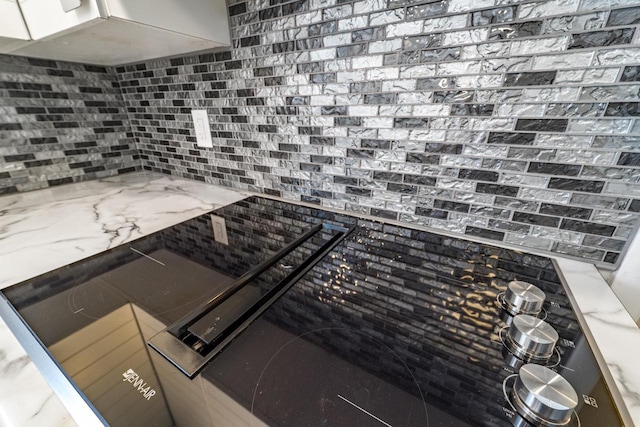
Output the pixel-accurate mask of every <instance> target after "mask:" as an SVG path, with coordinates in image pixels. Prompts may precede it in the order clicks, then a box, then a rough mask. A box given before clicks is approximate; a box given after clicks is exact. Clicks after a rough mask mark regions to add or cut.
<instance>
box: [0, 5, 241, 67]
mask: <svg viewBox="0 0 640 427" xmlns="http://www.w3.org/2000/svg"><path fill="white" fill-rule="evenodd" d="M7 1H8V0H0V4H1V3H2V2H7ZM8 2H9V3H10V4H12V5H14V6H15V1H13V0H11V1H8ZM19 4H20V8H21V9H22V15H23V16H24V20H25V21H26V24H27V28H28V30H29V33H31V38H32V39H33V40H34V41H32V42H29V43H27V44H26V45H23V46H21V47H19V48H16V49H14V50H12V51H11V53H12V54H15V55H22V56H30V57H38V58H46V59H59V60H66V61H74V62H83V63H88V64H99V65H120V64H126V63H131V62H136V61H143V60H147V59H153V58H160V57H166V56H173V55H180V54H186V53H190V52H197V51H202V50H209V49H212V48H216V47H221V46H229V45H230V43H231V40H230V36H229V22H228V15H227V7H226V2H225V0H180V1H177V0H19ZM18 13H19V11H18ZM0 19H2V18H0ZM27 35H28V33H27Z"/></svg>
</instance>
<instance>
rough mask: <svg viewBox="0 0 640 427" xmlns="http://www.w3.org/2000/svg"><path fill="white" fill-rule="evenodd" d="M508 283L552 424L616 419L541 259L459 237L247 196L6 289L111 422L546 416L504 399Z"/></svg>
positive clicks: (456, 420)
mask: <svg viewBox="0 0 640 427" xmlns="http://www.w3.org/2000/svg"><path fill="white" fill-rule="evenodd" d="M514 280H517V281H521V282H527V283H530V284H533V285H535V286H536V287H537V288H538V289H540V290H542V291H543V292H544V295H545V302H544V305H543V308H542V310H541V311H540V312H539V313H536V314H535V315H534V316H533V319H534V320H536V321H542V320H543V321H544V322H545V323H546V325H547V326H549V327H552V328H553V329H554V330H555V331H556V332H557V337H556V338H557V340H556V344H555V346H552V347H551V348H552V349H553V353H552V355H551V356H550V357H548V358H547V359H544V360H534V363H536V364H538V365H541V366H546V367H547V368H548V369H549V370H551V371H552V373H557V374H560V375H561V376H562V377H563V378H564V379H565V380H566V381H568V382H569V384H570V385H571V386H572V388H573V389H574V390H575V393H576V397H577V401H576V405H577V406H576V410H575V412H573V411H568V414H569V418H568V419H566V420H564V421H563V422H562V423H561V424H563V425H567V426H572V427H575V426H585V427H590V426H591V427H596V426H597V427H607V426H611V427H618V426H621V425H622V423H621V421H620V420H619V416H618V414H617V412H616V409H615V405H614V403H613V401H612V399H611V396H610V394H609V391H608V389H607V387H606V385H605V383H604V381H603V379H602V376H601V373H600V371H599V369H598V366H597V364H596V362H595V360H594V357H593V354H592V352H591V350H590V348H589V345H588V344H587V342H586V339H585V338H584V336H583V333H582V331H581V329H580V326H579V324H578V321H577V320H576V316H575V314H574V313H573V311H572V309H571V305H570V302H569V300H568V298H567V295H566V293H565V291H564V289H563V286H562V284H561V281H560V279H559V276H558V274H557V272H556V270H555V267H554V265H553V263H552V261H551V260H549V259H547V258H544V257H539V256H533V255H529V254H526V253H521V252H518V251H513V250H506V249H501V248H498V247H495V246H490V245H485V244H480V243H475V242H471V241H467V240H462V239H458V238H452V237H446V236H442V235H438V234H433V233H429V232H425V231H417V230H412V229H408V228H404V227H400V226H396V225H389V224H383V223H379V222H374V221H367V220H362V219H357V218H354V217H351V216H347V215H343V214H336V213H330V212H326V211H323V210H320V209H313V208H309V207H302V206H299V205H295V204H290V203H285V202H281V201H275V200H271V199H266V198H260V197H251V198H249V199H246V200H243V201H240V202H238V203H235V204H233V205H230V206H227V207H225V208H222V209H219V210H217V211H215V212H212V213H211V214H206V215H202V216H200V217H197V218H194V219H192V220H189V221H185V222H183V223H181V224H178V225H176V226H174V227H171V228H168V229H165V230H163V231H160V232H158V233H155V234H153V235H150V236H148V237H145V238H142V239H139V240H136V241H134V242H132V243H129V244H126V245H123V246H121V247H118V248H115V249H112V250H110V251H108V252H105V253H103V254H100V255H98V256H95V257H92V258H90V259H87V260H85V261H82V262H78V263H76V264H73V265H70V266H68V267H65V268H62V269H59V270H56V271H54V272H51V273H48V274H45V275H42V276H39V277H37V278H35V279H32V280H29V281H26V282H23V283H21V284H18V285H15V286H13V287H11V288H8V289H5V290H4V291H3V294H4V296H5V297H6V299H7V300H8V301H9V302H10V303H11V305H12V306H13V307H14V308H15V310H16V312H17V313H19V314H20V316H21V317H22V319H24V322H25V323H26V324H27V325H28V326H29V328H30V329H31V330H32V331H33V333H34V334H35V335H36V336H37V337H38V339H39V340H40V341H41V343H42V344H43V346H45V347H46V348H47V350H48V351H49V353H50V354H51V355H52V357H53V358H54V359H55V360H56V362H57V363H58V364H59V366H60V368H61V369H63V370H64V371H65V373H66V374H67V376H68V377H69V378H70V380H71V381H72V382H73V383H74V384H75V386H76V387H77V388H78V389H80V390H81V391H82V393H83V394H84V395H85V396H86V398H87V399H88V401H89V402H91V405H92V406H93V407H94V408H95V410H96V411H97V412H99V413H100V414H101V417H103V419H104V420H105V422H106V423H109V424H111V425H114V426H120V425H159V426H160V425H161V426H172V425H176V426H195V425H220V426H235V425H251V426H260V425H273V426H394V427H395V426H430V427H435V426H498V427H499V426H505V427H507V426H512V425H516V426H524V427H526V426H539V425H553V423H551V424H549V421H548V420H547V421H544V419H542V420H538V419H537V418H536V416H535V414H534V415H531V414H527V413H525V414H522V413H521V412H522V410H519V409H521V407H519V406H518V405H517V402H514V399H516V398H515V397H514V392H513V391H512V390H513V389H514V384H515V383H516V382H517V381H518V380H519V378H518V376H517V375H518V373H520V374H521V376H522V372H521V369H524V368H522V366H523V365H525V364H526V363H528V362H529V363H530V362H531V360H528V359H526V358H525V357H521V355H518V354H517V352H514V351H513V348H507V347H505V344H504V343H505V341H508V337H510V336H511V335H512V334H511V330H510V328H511V327H512V325H513V324H514V323H517V322H514V320H513V316H512V315H509V314H508V313H507V312H506V311H505V305H504V295H505V294H504V293H505V291H506V290H507V286H508V284H509V283H510V282H512V281H514ZM239 284H240V285H242V286H240V285H239ZM501 298H503V299H501ZM163 334H164V335H163ZM158 337H165V338H166V340H165V341H166V342H165V343H167V342H168V343H169V344H168V345H169V346H170V347H171V346H173V347H172V348H171V349H169V350H167V351H164V350H162V349H158V348H157V347H158V346H156V345H155V343H157V341H158V340H159V338H158ZM543 338H545V337H543ZM149 343H150V344H149ZM540 345H542V344H540ZM169 353H171V354H169ZM178 353H179V354H181V355H182V356H181V357H184V358H185V359H188V360H191V361H192V362H193V361H195V362H193V363H194V366H197V368H196V369H194V370H193V371H190V372H188V369H186V370H185V369H182V368H181V364H180V363H181V362H176V360H175V359H174V356H173V354H178ZM526 366H529V365H526ZM546 397H549V396H546V395H545V396H542V397H541V399H542V404H543V405H544V403H545V402H544V399H545V398H546ZM552 397H553V396H552ZM516 400H517V399H516ZM529 403H530V402H529ZM535 403H536V402H534V404H535ZM538 403H540V402H538ZM534 406H535V405H534ZM555 409H556V410H559V409H558V408H555ZM525 412H526V411H525Z"/></svg>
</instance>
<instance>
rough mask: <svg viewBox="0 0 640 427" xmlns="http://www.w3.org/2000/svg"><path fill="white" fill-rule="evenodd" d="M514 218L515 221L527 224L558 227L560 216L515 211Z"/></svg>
mask: <svg viewBox="0 0 640 427" xmlns="http://www.w3.org/2000/svg"><path fill="white" fill-rule="evenodd" d="M513 220H514V221H515V222H523V223H525V224H535V225H542V226H544V227H554V228H555V227H558V225H559V224H560V218H556V217H552V216H544V215H535V214H530V213H524V212H514V213H513Z"/></svg>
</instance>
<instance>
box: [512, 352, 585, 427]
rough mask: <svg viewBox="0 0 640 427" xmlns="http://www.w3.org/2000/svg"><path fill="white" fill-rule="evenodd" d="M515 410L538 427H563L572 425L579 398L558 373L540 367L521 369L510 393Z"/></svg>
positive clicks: (530, 365)
mask: <svg viewBox="0 0 640 427" xmlns="http://www.w3.org/2000/svg"><path fill="white" fill-rule="evenodd" d="M511 397H512V403H513V406H514V407H515V409H516V411H518V413H519V414H520V415H521V416H523V417H524V418H525V419H528V420H530V421H531V422H533V423H535V424H536V425H541V426H563V425H566V424H568V423H569V422H571V416H572V414H573V410H574V409H575V408H576V406H577V405H578V395H577V394H576V391H575V390H574V389H573V387H572V386H571V384H569V382H568V381H567V380H565V379H564V378H563V377H562V376H560V375H559V374H557V373H555V372H553V371H552V370H551V369H549V368H545V367H544V366H540V365H533V364H528V365H524V366H523V367H521V368H520V371H519V372H518V378H516V381H515V384H514V385H513V390H512V392H511Z"/></svg>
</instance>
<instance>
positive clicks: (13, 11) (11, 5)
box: [0, 0, 30, 53]
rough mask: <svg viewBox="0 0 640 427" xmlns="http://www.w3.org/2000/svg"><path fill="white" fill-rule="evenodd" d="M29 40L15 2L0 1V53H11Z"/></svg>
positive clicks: (15, 0)
mask: <svg viewBox="0 0 640 427" xmlns="http://www.w3.org/2000/svg"><path fill="white" fill-rule="evenodd" d="M29 39H30V37H29V32H28V31H27V27H26V25H25V24H24V20H23V19H22V14H21V13H20V8H19V7H18V2H17V0H0V53H6V52H11V51H12V50H15V49H17V48H19V47H20V46H22V45H24V44H26V43H27V40H29Z"/></svg>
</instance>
